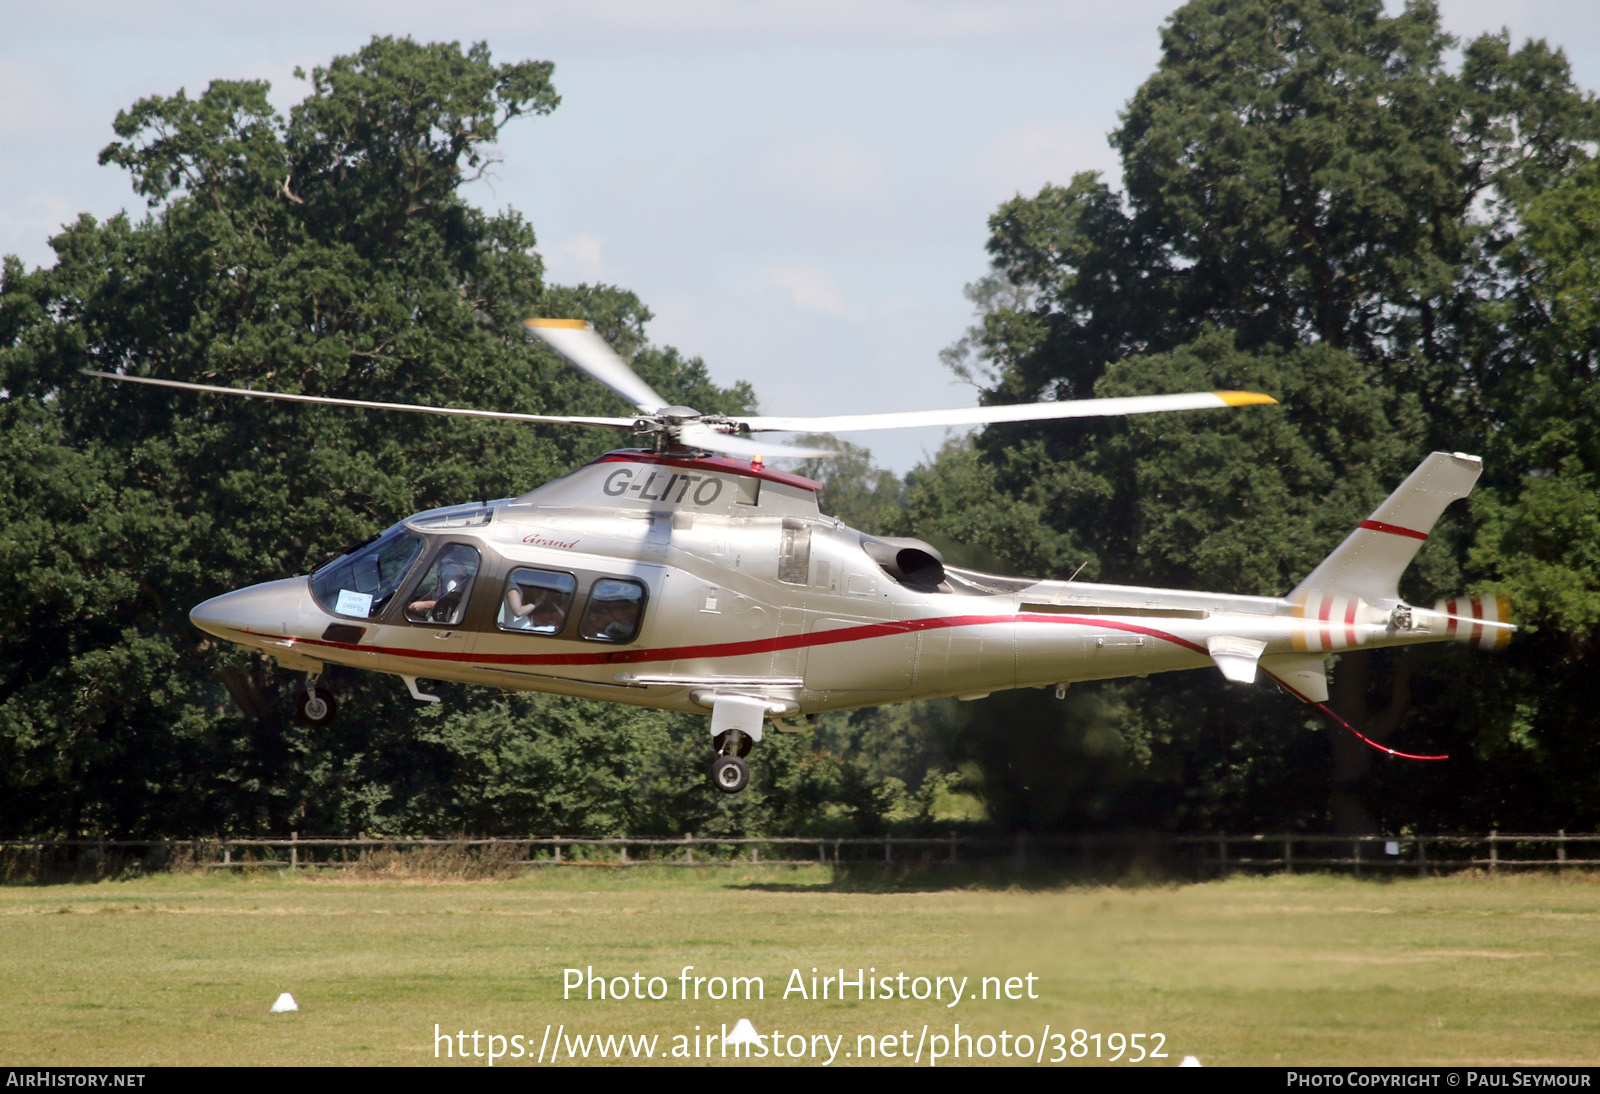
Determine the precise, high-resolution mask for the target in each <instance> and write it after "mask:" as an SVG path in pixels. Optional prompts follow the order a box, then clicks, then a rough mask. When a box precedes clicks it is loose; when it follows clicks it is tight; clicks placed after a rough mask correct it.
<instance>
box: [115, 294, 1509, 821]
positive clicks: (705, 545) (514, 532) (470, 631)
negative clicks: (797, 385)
mask: <svg viewBox="0 0 1600 1094" xmlns="http://www.w3.org/2000/svg"><path fill="white" fill-rule="evenodd" d="M525 325H526V327H527V328H528V330H529V331H531V332H532V333H533V334H534V335H536V336H537V337H539V338H540V339H541V340H543V341H544V342H545V343H547V344H548V345H549V346H551V347H552V348H553V349H554V350H556V351H557V352H558V353H560V354H561V355H562V356H564V357H565V358H567V359H568V360H569V361H570V362H572V363H573V364H574V365H576V366H577V367H579V368H580V369H582V370H584V371H585V372H587V373H589V375H591V376H592V377H594V378H595V379H597V380H599V381H600V382H602V383H604V384H605V385H606V386H608V387H610V388H611V389H612V390H613V391H615V392H617V393H618V394H620V395H621V396H623V397H624V398H625V399H627V400H628V401H629V402H630V403H632V404H633V406H634V408H635V410H636V413H635V414H634V415H633V416H630V417H614V418H612V417H587V416H571V415H537V414H519V413H511V412H500V411H485V410H471V409H466V408H458V407H434V406H422V405H416V404H402V403H383V402H368V401H363V400H353V399H335V398H329V397H324V396H312V395H301V394H294V393H287V392H272V391H257V390H251V389H245V388H230V387H218V386H213V385H206V384H194V383H188V382H184V381H176V380H166V379H160V378H156V377H146V376H135V375H128V374H121V373H106V372H96V371H92V370H84V371H85V372H86V373H87V374H88V375H91V376H95V377H98V378H102V379H110V380H120V381H128V382H136V383H145V384H154V385H159V386H165V387H173V388H181V389H185V390H194V391H201V392H210V393H216V394H223V395H229V396H245V397H255V398H270V399H280V400H287V401H293V402H309V403H321V404H331V405H338V406H351V407H365V408H372V409H383V410H397V411H406V412H413V413H432V414H450V415H464V416H471V417H481V418H495V419H508V420H514V421H526V422H536V423H562V424H570V425H583V426H593V427H602V428H609V429H613V430H619V431H626V432H628V433H630V434H632V435H633V436H634V437H636V438H639V439H640V440H642V441H643V442H644V443H643V444H641V445H640V446H638V447H633V448H624V449H617V450H614V451H610V452H607V453H606V454H605V455H602V456H600V457H599V458H597V459H595V460H593V461H592V462H590V463H588V464H586V465H584V466H582V467H579V468H577V469H575V470H573V471H571V472H570V473H568V474H567V475H565V476H562V477H561V478H557V479H555V480H553V481H551V482H548V483H545V484H544V485H542V486H539V487H537V488H535V489H533V490H530V491H528V492H527V493H525V494H522V495H521V496H518V497H513V498H503V499H499V500H495V501H483V502H474V503H468V504H463V505H454V506H449V507H445V508H439V509H430V510H427V511H425V512H421V513H417V514H414V515H412V516H409V517H407V518H405V519H404V520H401V521H399V522H397V523H396V524H394V525H393V526H392V527H390V528H388V529H387V530H386V531H384V532H382V533H381V534H379V535H377V536H375V537H373V538H372V539H371V540H368V541H367V542H365V543H363V544H359V545H357V546H355V547H353V548H349V549H347V550H346V551H345V552H344V553H343V554H341V555H340V556H339V557H337V558H335V559H333V560H332V561H330V562H328V563H327V564H326V565H324V566H323V567H321V568H320V569H319V570H317V571H316V572H315V573H312V574H310V575H302V576H297V577H290V578H284V579H281V580H277V581H269V582H266V583H264V584H259V585H253V586H251V587H249V588H245V589H240V590H237V591H234V592H229V593H224V594H223V595H221V596H217V597H213V598H212V599H210V600H207V601H205V602H204V603H202V604H200V605H198V606H196V607H195V608H194V609H193V610H192V611H191V612H190V619H191V621H192V622H193V623H194V625H195V626H196V627H198V628H199V629H201V630H203V631H205V632H207V633H208V634H211V635H214V636H216V637H218V638H221V639H224V640H226V641H228V642H231V643H235V644H237V645H239V646H242V647H245V648H247V649H252V650H255V651H258V652H260V653H263V654H266V655H267V656H269V657H271V658H273V659H274V660H275V661H276V662H277V663H278V664H279V665H280V666H281V667H282V668H284V669H285V670H287V671H290V672H303V673H304V674H305V683H304V687H303V689H301V690H300V692H299V694H298V696H297V700H296V716H297V717H298V718H299V719H300V720H301V721H302V722H304V723H306V724H308V725H312V726H320V725H325V724H327V723H329V722H330V721H331V720H332V719H333V718H334V717H335V714H336V709H337V701H336V699H335V697H334V695H333V694H332V692H331V691H330V689H329V688H328V687H327V686H325V685H324V683H323V682H322V677H323V674H324V672H325V670H326V669H327V668H328V667H329V666H347V667H352V668H358V669H366V670H370V671H374V672H382V673H389V674H393V675H396V676H399V677H400V679H401V680H402V681H403V682H404V683H405V686H406V688H407V689H408V690H409V692H410V694H411V696H412V697H413V698H415V699H416V700H418V701H420V702H425V703H430V702H438V701H439V697H438V696H435V695H432V694H429V693H428V692H426V691H424V690H423V688H422V685H421V681H424V680H451V681H462V682H467V683H473V684H482V685H487V686H491V687H498V688H506V689H516V690H528V691H540V692H549V693H553V694H558V695H570V696H578V697H583V698H589V699H600V700H608V701H612V702H618V703H628V704H634V705H638V706H645V707H652V708H657V709H663V710H674V711H685V712H696V713H700V714H702V715H705V716H707V717H708V719H709V721H708V726H707V728H708V737H709V742H710V745H711V750H712V761H711V772H710V774H711V782H712V785H713V786H715V787H716V788H717V789H718V790H720V791H722V792H724V793H728V794H734V793H738V792H739V791H741V790H743V789H744V788H745V786H746V785H747V784H748V782H749V779H750V769H749V766H748V764H747V762H746V757H747V756H748V755H749V754H750V751H751V748H752V747H753V746H754V745H756V744H759V743H760V742H761V740H762V737H763V734H764V732H765V731H766V730H767V728H768V726H769V724H770V725H771V726H772V727H773V728H776V729H779V730H785V729H789V730H793V729H800V728H803V727H804V725H805V723H806V722H807V720H814V716H815V715H818V714H820V713H823V712H827V711H834V710H844V709H850V708H855V707H864V706H877V705H882V704H886V703H895V702H903V701H907V700H912V699H924V698H933V697H944V696H954V697H956V698H958V699H978V698H982V697H984V696H986V695H988V694H990V693H991V692H993V691H998V690H1003V689H1010V688H1023V687H1045V688H1050V687H1053V688H1054V689H1055V693H1056V695H1057V696H1058V697H1060V696H1063V695H1064V694H1065V692H1066V689H1067V687H1068V686H1069V685H1070V684H1072V683H1074V682H1078V681H1086V680H1100V679H1108V678H1114V677H1123V676H1145V675H1148V674H1150V673H1153V672H1170V671H1176V670H1182V669H1197V668H1207V667H1212V668H1215V669H1217V670H1219V671H1220V672H1221V673H1222V675H1223V676H1224V677H1225V678H1226V679H1228V680H1230V681H1234V682H1237V683H1242V684H1248V683H1251V682H1254V681H1255V680H1257V679H1258V677H1261V676H1264V677H1266V678H1267V679H1269V680H1272V681H1275V682H1276V683H1277V684H1278V685H1280V686H1281V687H1282V688H1283V689H1284V690H1286V691H1287V692H1289V693H1290V694H1291V695H1293V696H1294V697H1296V698H1298V699H1300V700H1301V701H1302V702H1305V703H1309V704H1314V705H1317V706H1319V707H1320V708H1321V709H1322V710H1324V712H1326V713H1328V714H1330V715H1332V716H1333V717H1335V718H1337V715H1333V712H1332V711H1330V710H1328V708H1327V706H1326V701H1327V698H1328V682H1327V674H1326V670H1325V667H1324V662H1325V660H1326V658H1327V657H1328V656H1329V655H1330V654H1333V653H1337V652H1339V651H1343V650H1354V649H1371V648H1377V647H1383V646H1399V645H1410V644H1415V643H1423V642H1440V641H1451V640H1454V641H1462V642H1470V643H1473V644H1475V645H1478V646H1480V647H1485V648H1498V647H1501V646H1504V645H1505V643H1506V642H1507V641H1508V640H1509V637H1510V634H1511V632H1512V631H1514V630H1515V629H1516V628H1515V627H1514V626H1513V625H1512V623H1511V613H1510V606H1509V604H1508V603H1507V602H1506V601H1505V600H1504V599H1503V598H1494V597H1487V598H1479V597H1457V598H1452V599H1449V600H1443V601H1439V602H1438V603H1436V604H1434V605H1433V606H1432V607H1430V608H1424V607H1419V606H1414V605H1411V604H1408V603H1407V602H1405V601H1404V600H1402V599H1401V598H1400V596H1399V593H1398V582H1399V578H1400V576H1401V573H1402V572H1403V571H1404V570H1405V569H1406V567H1407V566H1408V565H1409V564H1410V562H1411V560H1412V559H1413V558H1414V557H1415V555H1416V553H1417V551H1418V549H1419V548H1420V547H1421V546H1422V544H1423V542H1424V541H1426V539H1427V538H1428V534H1429V532H1430V530H1431V529H1432V527H1433V524H1434V522H1435V521H1436V520H1437V519H1438V517H1439V516H1440V514H1441V513H1442V512H1443V511H1444V509H1445V507H1446V506H1447V505H1449V504H1450V503H1451V502H1452V501H1455V500H1457V499H1459V498H1462V497H1465V496H1466V495H1467V494H1468V492H1469V491H1470V490H1471V489H1472V486H1473V484H1474V483H1475V482H1476V481H1477V478H1478V475H1479V473H1480V472H1481V470H1482V463H1481V461H1480V460H1479V458H1478V457H1476V456H1470V455H1466V454H1463V453H1445V452H1435V453H1433V454H1432V455H1429V456H1428V457H1426V458H1425V459H1424V460H1423V461H1422V463H1421V464H1420V466H1418V467H1417V469H1416V470H1415V471H1414V472H1413V473H1412V474H1411V475H1410V476H1409V477H1408V478H1407V479H1406V480H1405V482H1403V483H1402V484H1401V485H1400V486H1399V487H1398V488H1397V489H1396V490H1395V491H1394V493H1392V494H1391V495H1390V496H1389V497H1388V498H1387V499H1386V500H1385V501H1384V502H1383V503H1382V504H1381V505H1379V506H1378V508H1377V509H1376V510H1374V511H1373V513H1372V515H1371V516H1370V517H1368V518H1367V519H1366V520H1364V521H1362V522H1361V523H1360V524H1359V525H1358V526H1357V527H1356V528H1355V529H1354V530H1352V531H1351V532H1350V534H1349V535H1348V536H1347V537H1346V538H1345V540H1344V541H1343V542H1342V543H1341V544H1340V545H1339V546H1338V547H1337V548H1336V549H1335V550H1334V551H1333V553H1332V554H1330V555H1328V556H1327V558H1326V559H1324V560H1323V562H1322V563H1321V564H1319V565H1318V566H1317V567H1316V568H1315V569H1314V570H1313V571H1312V572H1311V573H1310V574H1309V575H1308V576H1307V577H1306V578H1305V579H1304V580H1302V581H1301V582H1300V583H1299V585H1297V586H1296V587H1295V588H1294V589H1293V590H1291V591H1290V592H1289V593H1288V594H1287V595H1286V596H1283V597H1264V596H1239V595H1231V594H1227V593H1212V592H1187V591H1181V590H1171V589H1156V588H1144V587H1136V586H1123V585H1110V584H1096V583H1090V582H1080V581H1076V580H1064V581H1063V580H1041V579H1034V578H1023V577H1010V576H1004V575H999V574H991V573H984V572H981V571H978V570H973V569H967V568H963V567H960V566H955V565H951V564H949V563H947V562H946V561H945V560H944V558H943V557H942V555H941V553H940V552H939V551H938V550H937V549H936V548H935V547H934V546H932V545H931V544H928V543H926V542H923V541H921V540H918V539H914V538H905V537H889V536H875V535H868V534H866V533H863V532H860V531H857V530H856V529H853V528H850V527H849V526H847V525H845V524H844V523H842V522H841V521H839V520H837V519H835V518H833V517H829V516H825V515H823V513H822V512H821V509H820V508H819V505H818V493H819V491H820V489H821V484H820V483H817V482H815V481H813V480H811V479H808V478H805V477H802V476H800V475H797V474H792V473H790V472H787V471H783V470H779V469H775V468H771V467H768V466H767V464H766V461H767V459H769V458H783V457H816V456H827V455H832V453H831V452H829V451H827V450H826V449H821V448H816V447H809V446H803V445H795V444H779V443H768V442H767V441H766V440H764V439H763V440H758V439H756V435H757V434H760V433H766V432H787V433H836V432H844V431H848V430H854V429H884V428H896V427H902V426H924V425H945V426H958V425H978V424H994V423H1000V422H1017V421H1035V420H1042V419H1060V418H1069V417H1089V416H1106V415H1127V414H1146V413H1163V412H1172V411H1186V410H1202V409H1218V408H1238V407H1247V406H1251V405H1258V404H1269V403H1274V402H1276V400H1274V399H1273V398H1271V397H1270V396H1267V395H1263V394H1259V393H1255V392H1244V391H1221V392H1196V393H1187V394H1176V395H1151V396H1133V397H1119V398H1100V399H1083V400H1063V401H1059V402H1049V403H1034V404H1022V405H1002V406H986V407H967V408H959V409H955V410H936V411H901V412H891V413H881V414H846V415H838V416H832V417H803V418H797V417H773V416H762V415H726V416H725V415H712V414H701V413H699V412H697V411H695V410H694V409H692V408H690V407H684V406H672V405H667V403H666V400H665V399H663V398H662V397H661V396H660V395H658V394H657V393H656V392H655V391H654V390H652V389H651V388H650V387H649V385H648V384H646V383H645V382H644V381H643V380H642V379H641V378H640V377H639V376H638V375H637V374H636V373H634V372H633V370H632V369H631V368H630V367H629V366H628V365H627V363H626V362H625V361H623V360H622V358H621V357H619V356H618V355H617V354H616V353H615V352H614V351H613V350H612V348H611V347H610V346H609V345H608V344H607V343H606V342H605V340H604V339H603V338H601V337H600V335H599V334H598V333H596V332H595V330H594V328H593V327H592V326H591V325H590V324H589V323H587V322H584V321H582V320H572V319H529V320H526V321H525ZM1341 721H1342V720H1341ZM1346 728H1350V727H1348V725H1346ZM1351 731H1352V732H1356V731H1355V730H1353V729H1352V730H1351ZM1358 736H1359V734H1358ZM1363 739H1364V740H1365V739H1366V738H1363ZM1368 743H1369V744H1372V745H1373V746H1374V747H1377V748H1380V749H1382V750H1383V751H1386V752H1389V753H1391V754H1393V755H1398V756H1407V755H1409V754H1407V753H1401V752H1396V751H1395V750H1393V749H1389V748H1387V747H1385V746H1382V745H1378V744H1377V743H1376V742H1372V741H1368ZM1412 758H1416V759H1439V758H1442V757H1422V756H1418V757H1412Z"/></svg>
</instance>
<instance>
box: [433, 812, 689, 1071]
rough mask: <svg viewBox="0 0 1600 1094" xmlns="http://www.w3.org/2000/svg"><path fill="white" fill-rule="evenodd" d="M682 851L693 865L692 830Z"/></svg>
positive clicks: (686, 837)
mask: <svg viewBox="0 0 1600 1094" xmlns="http://www.w3.org/2000/svg"><path fill="white" fill-rule="evenodd" d="M683 853H684V856H685V857H686V858H687V859H688V860H689V865H691V866H693V865H694V833H693V832H690V833H689V834H688V835H686V836H684V837H683ZM462 1043H463V1044H465V1043H466V1042H462Z"/></svg>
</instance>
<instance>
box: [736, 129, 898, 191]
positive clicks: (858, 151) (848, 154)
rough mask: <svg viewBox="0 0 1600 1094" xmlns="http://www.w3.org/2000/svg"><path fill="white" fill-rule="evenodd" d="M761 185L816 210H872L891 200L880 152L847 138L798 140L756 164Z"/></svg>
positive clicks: (881, 152) (770, 153) (884, 165)
mask: <svg viewBox="0 0 1600 1094" xmlns="http://www.w3.org/2000/svg"><path fill="white" fill-rule="evenodd" d="M753 174H754V177H755V180H756V182H757V184H759V185H764V186H769V187H772V188H773V189H775V190H778V191H780V192H782V193H785V194H789V195H791V196H793V197H794V198H796V199H798V200H801V201H803V202H804V203H805V204H806V205H807V206H810V207H812V208H815V207H816V206H817V205H819V204H824V205H830V206H833V207H835V208H845V207H859V206H861V205H870V204H875V203H877V202H879V201H883V200H885V199H887V198H888V196H889V170H888V166H887V163H886V162H885V156H884V153H883V151H882V150H881V149H875V148H868V147H867V146H865V145H863V144H860V143H858V142H856V141H853V140H850V139H848V138H845V137H820V138H815V139H810V140H801V141H798V142H796V143H793V144H790V145H787V146H785V147H783V148H779V149H776V150H774V151H772V152H769V153H768V154H767V155H765V156H763V157H762V158H761V160H760V161H759V162H758V163H757V164H756V166H755V169H754V172H753Z"/></svg>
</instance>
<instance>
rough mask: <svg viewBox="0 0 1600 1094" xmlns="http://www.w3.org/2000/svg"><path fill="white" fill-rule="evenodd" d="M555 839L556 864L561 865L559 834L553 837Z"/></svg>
mask: <svg viewBox="0 0 1600 1094" xmlns="http://www.w3.org/2000/svg"><path fill="white" fill-rule="evenodd" d="M555 841H556V865H557V866H560V865H561V836H560V835H559V834H558V835H557V836H556V837H555Z"/></svg>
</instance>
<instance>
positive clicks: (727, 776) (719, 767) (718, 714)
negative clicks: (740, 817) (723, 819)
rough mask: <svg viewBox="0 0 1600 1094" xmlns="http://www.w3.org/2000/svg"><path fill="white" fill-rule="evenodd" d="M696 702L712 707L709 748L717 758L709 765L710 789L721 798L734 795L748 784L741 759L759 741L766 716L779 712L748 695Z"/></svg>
mask: <svg viewBox="0 0 1600 1094" xmlns="http://www.w3.org/2000/svg"><path fill="white" fill-rule="evenodd" d="M695 701H696V702H700V703H703V704H705V705H707V706H710V707H711V747H712V748H714V749H716V752H717V758H716V759H714V760H712V761H711V785H713V786H715V787H716V788H717V789H718V790H720V791H722V792H723V793H724V794H737V793H738V792H739V791H741V790H743V789H744V788H745V787H746V786H748V785H749V784H750V768H749V766H748V765H747V764H746V763H745V762H744V758H745V757H746V756H748V755H749V754H750V746H751V745H754V744H758V743H759V742H760V741H761V726H762V723H763V722H765V721H766V718H767V715H768V714H769V713H772V712H774V711H778V712H781V711H783V710H784V709H792V708H785V707H784V706H783V705H781V704H780V705H779V706H777V707H774V706H773V705H772V704H771V703H770V702H768V701H767V700H765V699H759V698H755V697H753V696H749V695H716V696H709V695H700V694H697V695H696V696H695Z"/></svg>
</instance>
